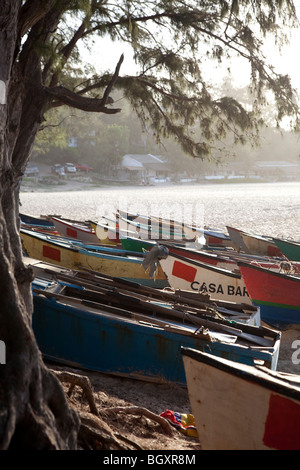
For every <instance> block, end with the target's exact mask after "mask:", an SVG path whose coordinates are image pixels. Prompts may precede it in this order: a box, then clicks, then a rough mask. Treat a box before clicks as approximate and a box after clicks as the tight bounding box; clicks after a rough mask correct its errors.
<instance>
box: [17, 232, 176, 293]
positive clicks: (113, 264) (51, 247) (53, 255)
mask: <svg viewBox="0 0 300 470" xmlns="http://www.w3.org/2000/svg"><path fill="white" fill-rule="evenodd" d="M21 238H22V243H23V248H24V249H25V251H26V254H27V255H28V256H30V257H31V258H35V259H39V260H42V261H46V262H48V263H53V264H56V265H58V266H62V267H65V268H69V269H80V268H88V269H91V270H93V271H97V272H100V273H103V274H107V275H109V276H114V277H121V278H124V279H128V280H131V281H134V282H138V283H141V284H144V285H149V286H155V287H160V288H161V287H166V286H168V285H169V284H168V281H167V278H166V275H165V274H164V272H163V270H162V268H161V266H158V269H157V272H156V276H155V280H153V279H151V278H150V277H149V275H148V273H147V272H145V270H144V268H143V266H142V260H141V259H138V258H130V257H129V258H126V257H123V256H115V255H106V254H102V253H101V254H100V253H91V252H89V251H87V250H80V249H78V248H76V247H74V248H73V247H70V246H68V245H67V244H64V243H61V244H60V243H59V242H53V241H50V240H49V241H48V240H47V237H40V236H38V235H37V234H36V233H32V234H31V233H30V232H29V233H28V231H24V230H22V231H21Z"/></svg>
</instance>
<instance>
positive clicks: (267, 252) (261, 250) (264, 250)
mask: <svg viewBox="0 0 300 470" xmlns="http://www.w3.org/2000/svg"><path fill="white" fill-rule="evenodd" d="M240 235H241V237H242V239H243V242H244V244H245V245H246V247H247V248H248V252H249V253H251V254H253V255H262V256H275V257H280V258H282V252H281V251H280V250H279V248H278V247H277V245H276V243H275V242H274V240H273V239H272V238H269V237H263V236H261V235H254V234H250V233H246V232H240Z"/></svg>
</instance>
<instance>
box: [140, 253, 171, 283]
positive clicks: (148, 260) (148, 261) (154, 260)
mask: <svg viewBox="0 0 300 470" xmlns="http://www.w3.org/2000/svg"><path fill="white" fill-rule="evenodd" d="M168 255H169V250H168V248H167V247H166V246H161V245H155V246H154V247H153V248H152V249H151V250H150V251H149V252H148V253H147V254H146V256H145V258H144V260H143V263H142V266H143V268H144V269H145V271H147V270H148V269H149V273H148V274H149V276H150V278H153V277H154V274H155V272H156V270H157V266H158V264H159V260H160V259H166V258H167V257H168Z"/></svg>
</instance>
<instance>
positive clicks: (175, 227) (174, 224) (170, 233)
mask: <svg viewBox="0 0 300 470" xmlns="http://www.w3.org/2000/svg"><path fill="white" fill-rule="evenodd" d="M116 217H117V219H118V220H119V222H120V223H121V222H122V221H123V222H126V223H127V224H128V226H129V227H130V226H131V225H132V226H133V227H135V228H136V227H137V226H138V227H139V225H141V226H142V227H143V229H145V233H146V235H147V238H151V239H157V240H159V239H165V240H167V239H174V238H175V239H178V240H181V239H189V240H195V239H196V238H199V237H200V238H201V237H203V229H201V228H199V227H197V226H195V225H190V224H187V223H185V222H179V221H177V220H173V219H166V218H163V217H157V216H153V215H151V216H146V215H141V214H132V213H128V212H125V211H121V210H118V211H117V214H116ZM132 222H133V224H131V223H132ZM149 229H150V233H151V237H149V236H148V234H149ZM144 238H145V237H144Z"/></svg>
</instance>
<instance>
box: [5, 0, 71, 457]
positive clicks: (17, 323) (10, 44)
mask: <svg viewBox="0 0 300 470" xmlns="http://www.w3.org/2000/svg"><path fill="white" fill-rule="evenodd" d="M21 4H22V1H21V0H2V1H1V12H0V279H1V283H0V300H1V308H0V340H1V341H2V342H4V345H5V361H4V360H3V354H2V361H1V356H0V363H1V362H2V363H1V364H0V449H14V448H16V449H75V448H76V445H77V435H78V431H79V418H78V416H77V414H76V413H75V412H74V411H73V410H72V409H71V408H70V407H69V405H68V403H67V400H66V397H65V394H64V391H63V388H62V386H61V384H60V382H59V381H58V379H57V378H56V377H55V376H54V375H53V374H52V373H51V372H50V371H49V370H48V369H47V367H46V366H45V365H44V363H43V360H42V357H41V353H40V351H39V348H38V346H37V343H36V340H35V337H34V334H33V330H32V321H31V320H32V313H33V306H32V294H31V281H32V272H31V270H30V269H28V268H27V267H25V265H24V263H23V261H22V246H21V242H20V236H19V217H18V214H19V179H20V176H21V173H22V170H23V169H24V167H25V166H26V163H27V159H28V157H29V154H30V146H31V145H32V143H33V140H34V137H35V133H36V131H37V129H38V126H39V121H40V119H41V111H42V109H43V106H40V105H41V102H40V100H41V97H39V98H38V99H37V98H36V96H37V95H38V93H34V86H32V87H31V89H30V87H26V90H27V91H25V87H24V80H25V79H26V77H25V76H24V74H23V76H22V74H21V71H20V70H19V69H17V65H16V64H15V63H14V58H15V55H16V50H17V47H18V32H17V21H18V14H19V11H20V8H21ZM32 72H34V71H32ZM31 97H32V99H31ZM32 106H33V107H36V108H35V112H32V110H33V109H32ZM30 109H31V118H30V119H29V110H30ZM26 119H27V121H26ZM22 146H23V148H22ZM1 344H3V343H1ZM2 349H3V348H2ZM2 352H3V351H2ZM3 362H5V363H3Z"/></svg>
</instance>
